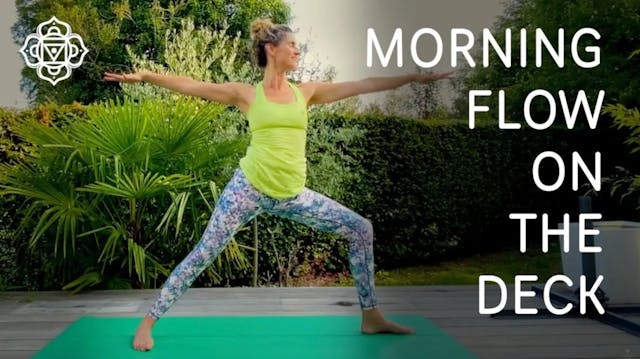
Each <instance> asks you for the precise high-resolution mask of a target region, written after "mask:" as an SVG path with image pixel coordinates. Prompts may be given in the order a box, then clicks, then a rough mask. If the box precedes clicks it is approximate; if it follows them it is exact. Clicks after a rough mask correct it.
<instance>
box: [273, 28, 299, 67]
mask: <svg viewBox="0 0 640 359" xmlns="http://www.w3.org/2000/svg"><path fill="white" fill-rule="evenodd" d="M273 60H274V61H275V64H276V67H279V68H284V69H285V71H291V70H295V69H297V68H298V60H300V50H298V45H297V43H296V39H295V37H294V36H293V34H292V33H290V32H287V33H285V35H284V38H283V39H282V41H281V42H280V44H278V45H277V46H273Z"/></svg>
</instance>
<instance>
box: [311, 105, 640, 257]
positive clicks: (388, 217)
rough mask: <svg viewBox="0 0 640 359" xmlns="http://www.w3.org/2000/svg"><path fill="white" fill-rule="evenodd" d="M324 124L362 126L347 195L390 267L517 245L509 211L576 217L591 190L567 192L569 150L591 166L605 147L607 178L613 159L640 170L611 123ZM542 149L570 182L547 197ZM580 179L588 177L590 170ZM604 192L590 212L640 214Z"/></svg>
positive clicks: (549, 178)
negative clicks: (511, 126) (536, 126)
mask: <svg viewBox="0 0 640 359" xmlns="http://www.w3.org/2000/svg"><path fill="white" fill-rule="evenodd" d="M323 124H324V125H325V126H326V129H325V130H326V131H334V130H335V129H339V128H344V127H351V126H357V127H359V128H361V129H363V130H364V131H365V135H364V136H363V137H361V139H360V141H359V142H358V143H356V144H350V145H349V146H348V147H347V148H345V149H344V150H345V152H346V154H347V155H348V156H350V158H355V159H356V164H355V165H354V168H355V170H356V171H357V175H355V176H354V178H355V179H354V180H352V181H351V182H350V184H349V191H348V195H347V196H345V197H344V198H343V201H344V203H345V205H347V206H350V207H351V208H353V209H355V210H357V211H358V212H359V213H361V214H362V215H363V216H365V217H367V218H369V219H370V220H371V221H372V222H373V224H374V229H375V232H376V239H377V245H376V260H377V261H378V264H379V265H381V266H384V267H396V266H402V265H408V264H417V263H425V262H427V261H430V260H436V259H440V258H443V256H445V255H447V254H459V252H461V251H462V252H467V253H468V252H479V251H482V250H491V249H493V248H496V247H504V246H512V247H515V246H517V244H518V238H519V227H518V226H519V223H518V221H516V220H510V219H509V218H508V216H509V213H515V212H532V213H537V214H538V216H539V217H538V218H539V219H540V218H541V215H542V213H548V214H549V215H550V223H553V224H555V223H557V222H558V221H561V219H562V214H563V213H565V212H566V213H570V214H571V215H572V216H575V215H576V212H577V197H578V196H579V195H582V194H584V193H585V192H586V191H587V190H588V188H586V187H584V186H583V187H582V188H581V189H580V190H579V191H577V192H574V191H572V190H571V164H570V163H571V162H570V161H571V152H573V151H577V152H578V153H580V154H581V156H582V157H583V159H584V160H585V162H586V163H587V164H590V163H591V164H592V163H593V158H594V153H595V152H596V151H599V152H601V155H602V163H601V164H602V175H603V176H608V175H610V174H611V173H613V170H614V167H615V166H616V165H624V166H627V167H628V168H631V167H634V166H637V165H635V163H636V162H634V159H633V158H632V157H631V156H630V155H628V149H627V148H626V147H624V146H623V145H622V141H623V139H624V137H623V136H624V133H621V132H619V131H616V130H614V129H612V128H611V127H610V125H608V124H607V123H606V122H605V121H601V123H600V125H599V126H598V128H597V129H596V130H591V129H588V128H581V129H578V128H576V129H573V130H567V129H565V128H550V129H548V130H545V131H536V130H531V129H522V130H500V129H498V127H497V126H489V125H485V126H479V127H476V128H475V129H469V128H468V125H467V123H466V122H462V121H451V122H442V121H440V122H438V123H429V122H428V121H421V120H410V119H397V118H375V117H367V116H363V117H355V118H343V117H339V116H335V117H332V118H330V119H326V120H324V121H323ZM310 151H311V152H313V151H314V150H313V148H312V149H310ZM543 151H555V152H557V153H558V154H560V155H561V156H562V158H563V159H565V167H566V168H565V169H566V177H565V182H564V185H563V186H562V187H561V188H560V189H559V190H557V191H555V192H551V193H548V192H543V191H542V190H540V189H538V188H537V187H536V185H535V183H534V182H533V176H532V170H531V169H532V165H533V162H534V160H535V158H536V156H537V155H538V154H540V153H541V152H543ZM544 163H549V162H544ZM590 168H592V167H590ZM555 176H557V169H556V167H555V166H549V165H547V166H542V167H541V178H542V179H543V180H545V183H547V184H550V183H552V182H553V181H554V180H555V178H556V177H555ZM579 181H580V183H581V184H584V183H586V182H587V180H586V178H585V177H584V176H581V177H579ZM603 191H606V188H604V187H603ZM601 197H602V198H603V199H600V198H597V199H596V201H594V211H595V210H597V211H599V212H601V213H603V215H604V216H605V219H606V218H611V217H617V218H619V217H623V218H627V219H635V218H637V212H636V211H634V209H633V208H629V207H627V208H624V207H622V206H620V205H619V204H618V203H617V202H616V201H614V200H606V196H601ZM572 218H576V217H572ZM540 227H541V220H538V221H537V222H535V223H532V224H531V225H530V228H529V229H530V232H529V238H530V241H531V242H530V243H532V244H531V245H535V246H539V245H540V238H541V237H540V230H541V229H540Z"/></svg>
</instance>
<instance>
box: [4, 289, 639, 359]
mask: <svg viewBox="0 0 640 359" xmlns="http://www.w3.org/2000/svg"><path fill="white" fill-rule="evenodd" d="M490 289H492V288H488V290H487V295H486V298H487V305H488V306H492V305H495V304H497V303H498V301H499V299H498V291H497V287H496V288H495V289H496V290H490ZM377 292H378V298H379V300H380V307H381V309H382V310H383V312H384V313H386V314H420V315H424V316H425V317H427V318H428V319H430V320H431V321H433V322H434V323H435V324H437V325H438V326H439V327H440V328H441V329H442V330H443V331H445V332H446V333H448V334H449V335H451V336H452V337H453V338H455V339H456V340H458V342H460V343H461V344H462V345H464V346H465V347H467V348H468V349H469V350H470V351H471V352H473V353H474V354H476V355H477V357H478V358H510V359H514V358H563V359H568V358H606V359H612V358H640V338H638V337H635V336H632V335H630V334H626V333H624V332H622V331H619V330H617V329H615V328H612V327H610V326H607V325H604V324H602V323H600V322H598V321H595V320H590V319H587V318H557V317H556V318H544V319H540V318H537V319H534V318H525V317H524V316H519V317H518V318H517V319H496V318H491V317H489V316H487V315H480V314H478V286H473V285H472V286H420V287H378V289H377ZM157 293H158V290H122V291H94V292H88V293H83V294H79V295H75V296H73V295H70V294H68V293H64V292H2V293H0V358H2V359H4V358H11V359H19V358H29V357H31V356H32V355H33V354H34V353H35V352H37V351H38V350H39V349H41V348H42V347H43V346H44V345H45V344H46V343H48V342H49V341H50V340H52V339H53V338H54V337H55V336H56V335H58V334H59V333H61V332H62V331H63V330H64V329H65V328H66V327H67V326H68V325H69V324H70V323H72V322H73V321H75V320H76V319H78V318H79V317H81V316H83V315H95V316H133V317H141V316H142V315H144V313H145V312H146V309H147V308H148V306H149V305H150V304H151V302H152V301H153V300H154V299H155V296H156V294H157ZM513 293H514V291H513V288H512V286H510V287H509V297H510V298H509V300H508V307H511V308H512V307H513V305H512V304H513V303H512V302H513ZM355 294H356V293H355V289H354V288H351V287H330V288H329V287H315V288H191V289H189V291H187V293H185V294H184V295H183V296H182V297H181V298H180V299H179V300H178V301H177V302H176V303H175V304H174V306H173V307H172V308H171V309H170V311H169V312H168V313H167V314H166V316H179V315H341V314H343V315H344V314H359V307H358V305H357V303H356V301H357V299H356V296H355ZM527 299H528V300H526V301H525V303H524V304H523V307H526V308H529V307H538V308H544V304H543V303H542V301H541V300H538V299H535V298H527ZM132 334H133V333H132ZM452 359H455V358H452Z"/></svg>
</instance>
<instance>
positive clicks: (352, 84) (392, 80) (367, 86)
mask: <svg viewBox="0 0 640 359" xmlns="http://www.w3.org/2000/svg"><path fill="white" fill-rule="evenodd" d="M450 75H451V72H447V73H443V74H421V73H418V74H411V75H403V76H391V77H369V78H366V79H363V80H360V81H349V82H338V83H331V82H308V83H306V84H304V86H305V87H307V90H308V91H309V93H310V94H311V96H310V97H309V101H308V105H317V104H321V103H329V102H334V101H338V100H342V99H345V98H347V97H351V96H355V95H362V94H365V93H371V92H378V91H385V90H391V89H394V88H397V87H400V86H402V85H405V84H408V83H410V82H419V83H428V82H433V81H437V80H441V79H446V78H450Z"/></svg>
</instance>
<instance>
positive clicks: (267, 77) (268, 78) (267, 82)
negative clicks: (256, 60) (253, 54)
mask: <svg viewBox="0 0 640 359" xmlns="http://www.w3.org/2000/svg"><path fill="white" fill-rule="evenodd" d="M286 85H287V76H286V74H285V72H284V71H278V70H276V69H275V68H273V67H270V66H267V68H266V69H265V71H264V77H263V78H262V86H264V87H266V88H269V89H273V90H279V89H282V88H283V87H285V86H286Z"/></svg>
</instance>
